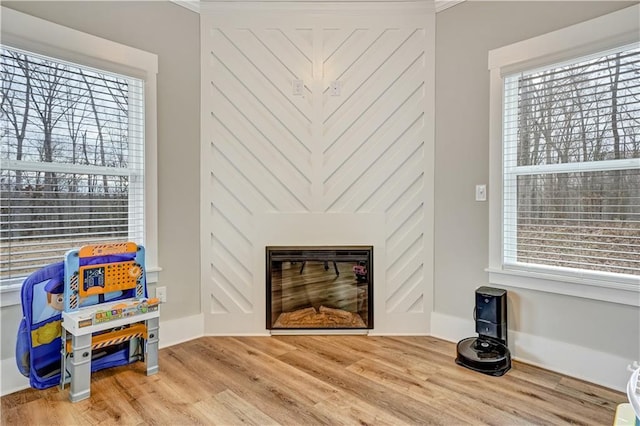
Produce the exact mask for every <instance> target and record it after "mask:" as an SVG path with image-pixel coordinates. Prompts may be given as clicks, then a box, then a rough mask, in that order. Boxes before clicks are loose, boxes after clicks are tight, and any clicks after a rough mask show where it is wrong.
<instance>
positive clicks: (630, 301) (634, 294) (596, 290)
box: [486, 267, 640, 307]
mask: <svg viewBox="0 0 640 426" xmlns="http://www.w3.org/2000/svg"><path fill="white" fill-rule="evenodd" d="M486 271H487V272H488V273H489V282H490V283H491V284H497V285H505V286H508V287H516V288H524V289H527V290H536V291H544V292H547V293H554V294H562V295H566V296H574V297H582V298H585V299H593V300H599V301H604V302H611V303H619V304H622V305H630V306H638V307H640V278H639V279H638V281H637V282H636V283H633V282H632V281H633V280H629V282H616V281H605V280H599V279H594V278H589V277H576V276H562V275H554V274H550V273H542V272H533V271H523V270H510V269H502V268H500V267H498V268H496V267H490V268H487V269H486Z"/></svg>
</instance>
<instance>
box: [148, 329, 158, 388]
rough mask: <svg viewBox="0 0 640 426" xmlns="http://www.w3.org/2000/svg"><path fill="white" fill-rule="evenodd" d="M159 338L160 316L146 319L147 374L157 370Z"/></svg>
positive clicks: (149, 374)
mask: <svg viewBox="0 0 640 426" xmlns="http://www.w3.org/2000/svg"><path fill="white" fill-rule="evenodd" d="M159 338H160V318H151V319H149V320H147V345H146V346H147V348H146V349H147V356H146V361H147V376H151V375H152V374H156V373H157V372H158V340H159Z"/></svg>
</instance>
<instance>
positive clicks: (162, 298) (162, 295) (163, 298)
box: [156, 287, 167, 303]
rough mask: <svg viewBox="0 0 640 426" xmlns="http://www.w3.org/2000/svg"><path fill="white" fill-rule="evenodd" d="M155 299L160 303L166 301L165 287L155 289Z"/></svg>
mask: <svg viewBox="0 0 640 426" xmlns="http://www.w3.org/2000/svg"><path fill="white" fill-rule="evenodd" d="M156 297H157V298H158V300H160V301H161V302H162V303H165V302H166V301H167V288H166V287H156Z"/></svg>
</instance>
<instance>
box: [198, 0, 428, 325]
mask: <svg viewBox="0 0 640 426" xmlns="http://www.w3.org/2000/svg"><path fill="white" fill-rule="evenodd" d="M267 3H268V2H267ZM278 7H282V6H281V5H280V6H278V5H275V6H274V5H272V4H264V5H255V4H254V5H252V6H251V11H246V10H242V9H241V6H237V5H234V4H230V5H229V4H223V5H215V6H211V9H206V10H205V11H203V15H202V18H201V24H202V29H201V34H202V41H201V45H202V55H203V56H202V58H203V59H202V124H203V134H202V163H201V164H202V213H201V217H202V241H203V247H202V256H203V257H202V263H201V266H202V283H203V286H202V289H203V293H202V303H203V306H202V311H203V314H204V315H205V319H206V322H205V332H206V333H209V334H231V333H235V334H237V333H250V334H254V333H258V334H265V333H266V332H267V330H266V327H265V268H264V256H265V254H264V250H265V245H288V244H293V245H302V244H304V245H333V244H351V245H353V244H367V245H373V246H374V259H375V265H374V326H375V329H374V332H375V333H378V334H380V333H397V334H402V333H416V334H426V333H428V331H429V319H430V312H431V307H432V294H433V291H432V277H433V269H432V260H433V255H432V250H433V237H432V229H433V228H432V215H433V202H432V195H433V192H432V176H433V47H434V37H433V36H434V32H435V28H434V25H433V24H434V14H433V12H432V11H429V10H427V8H426V7H425V4H424V3H423V4H420V5H417V6H416V5H413V4H410V3H408V4H398V3H396V4H394V5H393V9H390V8H389V7H388V6H387V5H384V4H380V3H378V4H359V5H353V4H344V5H338V6H336V5H326V4H325V5H320V6H313V5H287V6H286V8H287V9H286V10H275V8H278ZM314 8H317V9H314ZM260 9H261V10H260ZM294 79H301V80H303V81H304V84H305V88H304V91H303V95H302V96H295V95H293V94H292V80H294ZM333 80H338V81H339V82H340V83H341V84H342V89H341V92H342V93H341V95H340V96H332V95H331V94H330V92H329V90H328V87H329V85H330V82H331V81H333Z"/></svg>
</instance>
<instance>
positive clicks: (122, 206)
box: [0, 46, 144, 285]
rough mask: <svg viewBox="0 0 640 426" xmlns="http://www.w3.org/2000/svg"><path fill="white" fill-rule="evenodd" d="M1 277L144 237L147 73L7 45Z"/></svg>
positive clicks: (0, 172)
mask: <svg viewBox="0 0 640 426" xmlns="http://www.w3.org/2000/svg"><path fill="white" fill-rule="evenodd" d="M1 55H2V56H1V66H2V100H1V102H2V108H1V117H0V120H1V125H2V127H1V128H2V134H1V142H2V143H1V150H0V161H1V167H0V249H1V257H0V283H1V284H2V285H6V284H13V283H16V282H19V281H20V280H22V279H23V278H24V277H25V276H26V275H28V274H29V273H30V272H32V271H34V270H36V269H38V268H40V267H42V266H44V265H47V264H49V263H52V262H56V261H60V260H62V256H63V255H64V253H65V252H66V251H67V250H69V249H71V248H76V247H79V246H81V245H84V244H89V243H99V242H115V241H124V240H131V241H135V242H137V243H140V244H142V243H143V242H144V241H143V237H144V214H143V211H144V210H143V208H144V93H143V87H144V86H143V81H142V80H139V79H135V78H131V77H128V76H123V75H117V74H113V73H110V72H103V71H100V70H96V69H92V68H88V67H85V66H81V65H76V64H72V63H68V62H64V61H59V60H56V59H53V58H48V57H44V56H41V55H36V54H32V53H29V52H25V51H21V50H18V49H14V48H10V47H7V46H2V48H1Z"/></svg>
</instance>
